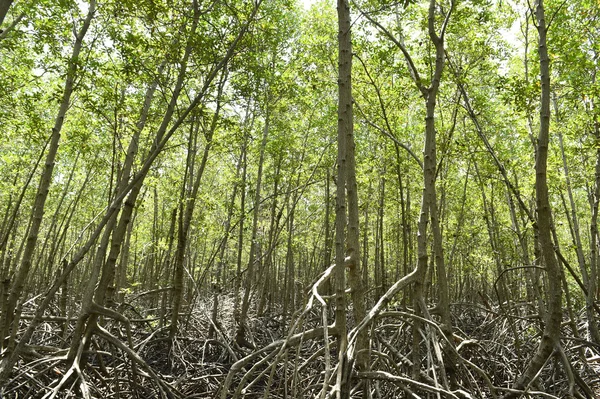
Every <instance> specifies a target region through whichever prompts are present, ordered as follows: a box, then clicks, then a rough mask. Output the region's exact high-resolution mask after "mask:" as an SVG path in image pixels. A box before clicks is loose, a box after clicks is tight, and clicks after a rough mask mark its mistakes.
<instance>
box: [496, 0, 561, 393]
mask: <svg viewBox="0 0 600 399" xmlns="http://www.w3.org/2000/svg"><path fill="white" fill-rule="evenodd" d="M535 15H536V19H537V24H538V34H539V45H538V53H539V56H540V82H541V89H542V92H541V97H540V101H541V107H540V130H539V135H538V139H537V151H536V153H537V157H536V163H535V177H536V179H535V193H536V205H537V227H538V229H537V230H538V232H539V245H540V250H541V254H542V261H543V264H544V266H545V270H546V275H547V277H548V289H547V293H546V295H547V300H548V303H547V309H546V319H545V323H544V330H543V333H542V338H541V340H540V343H539V346H538V349H537V352H536V353H535V355H534V356H533V358H532V359H531V361H530V362H529V364H528V365H527V368H526V369H525V371H524V372H523V374H522V375H521V376H520V377H519V378H518V379H517V381H515V383H514V385H513V388H515V389H519V390H522V389H524V388H525V387H526V386H527V384H529V382H531V380H533V378H534V377H535V376H536V375H537V373H538V371H539V370H540V368H541V367H542V366H543V365H544V363H545V362H546V360H547V359H548V357H549V356H550V355H551V354H552V353H553V351H554V349H557V348H558V347H559V346H560V325H561V322H562V284H561V273H560V266H559V263H558V260H557V259H556V255H555V252H554V246H553V243H552V211H551V208H550V201H549V199H548V179H547V175H546V170H547V162H548V145H549V133H550V59H549V58H548V48H547V44H546V43H547V42H546V34H547V28H546V19H545V13H544V2H543V0H538V1H537V3H536V10H535ZM516 396H517V395H516V394H513V393H509V394H507V395H506V398H514V397H516Z"/></svg>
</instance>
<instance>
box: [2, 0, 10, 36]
mask: <svg viewBox="0 0 600 399" xmlns="http://www.w3.org/2000/svg"><path fill="white" fill-rule="evenodd" d="M12 3H13V0H0V26H2V22H4V18H5V17H6V14H8V9H9V8H10V5H11V4H12ZM0 33H1V32H0Z"/></svg>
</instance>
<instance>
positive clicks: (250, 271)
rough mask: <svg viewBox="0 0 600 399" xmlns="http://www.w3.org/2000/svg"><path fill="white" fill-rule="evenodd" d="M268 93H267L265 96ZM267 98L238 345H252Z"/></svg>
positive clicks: (266, 126)
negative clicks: (250, 331)
mask: <svg viewBox="0 0 600 399" xmlns="http://www.w3.org/2000/svg"><path fill="white" fill-rule="evenodd" d="M268 96H269V95H268V94H267V97H268ZM268 101H269V99H268V98H267V105H266V107H267V109H266V112H265V126H264V127H263V135H262V141H261V144H260V157H259V160H258V172H257V175H256V191H255V194H254V211H253V219H252V238H251V241H250V256H249V259H248V268H247V269H246V284H245V287H244V297H243V300H242V308H241V312H240V318H239V321H238V327H237V331H236V338H235V339H236V342H237V343H238V345H240V346H249V345H250V347H253V345H252V344H251V343H249V342H248V340H247V337H246V332H247V328H248V326H247V318H248V310H249V309H250V292H251V291H252V284H253V282H254V267H255V263H256V262H257V251H258V217H259V214H260V201H261V192H260V190H261V186H262V177H263V176H262V175H263V167H264V161H265V148H266V147H267V138H268V137H269V123H270V120H269V104H268Z"/></svg>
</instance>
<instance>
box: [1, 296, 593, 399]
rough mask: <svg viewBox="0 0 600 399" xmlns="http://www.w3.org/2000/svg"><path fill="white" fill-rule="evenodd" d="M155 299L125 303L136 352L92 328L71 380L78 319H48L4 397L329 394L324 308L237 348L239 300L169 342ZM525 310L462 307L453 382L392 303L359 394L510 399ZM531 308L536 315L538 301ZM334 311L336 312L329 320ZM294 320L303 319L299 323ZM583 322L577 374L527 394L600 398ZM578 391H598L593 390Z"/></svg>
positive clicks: (331, 363)
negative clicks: (69, 351) (69, 358)
mask: <svg viewBox="0 0 600 399" xmlns="http://www.w3.org/2000/svg"><path fill="white" fill-rule="evenodd" d="M151 305H152V304H149V303H148V304H142V303H130V304H129V305H128V306H121V307H120V310H121V311H122V312H123V314H125V315H126V316H127V317H128V318H129V319H130V320H131V324H132V331H131V334H132V341H131V342H132V345H133V351H134V352H135V354H137V355H138V356H139V358H138V359H135V357H134V356H132V355H131V354H128V353H126V352H124V350H123V348H117V347H116V346H115V345H114V343H110V342H108V341H107V340H105V339H103V338H102V336H100V335H98V336H94V337H93V340H92V342H91V345H90V348H89V351H88V352H87V353H86V354H84V355H85V356H86V359H87V364H86V365H85V367H84V368H82V369H81V371H77V373H75V374H74V375H73V376H71V377H70V378H67V376H66V375H67V372H68V370H69V367H68V364H67V362H65V355H66V350H65V348H68V343H69V342H70V340H71V339H72V337H71V336H70V334H71V333H72V332H73V331H72V330H73V326H74V320H73V321H71V322H69V323H68V324H67V328H66V330H62V329H61V328H62V326H64V325H65V324H64V322H63V323H59V322H58V321H60V318H54V319H53V318H51V317H48V320H46V321H45V322H44V324H43V325H42V326H41V328H40V329H38V333H36V335H35V336H34V337H33V339H32V341H31V343H32V344H31V346H30V351H29V353H28V354H27V355H26V356H24V357H23V359H22V361H21V362H20V363H19V364H18V366H17V368H16V370H15V372H14V373H13V375H12V379H11V380H10V381H9V383H8V384H7V385H6V386H5V387H3V388H0V389H1V390H0V393H1V395H0V397H2V398H52V397H57V398H77V397H84V398H85V397H88V398H145V399H147V398H154V397H161V395H162V396H163V397H173V398H178V397H180V398H219V397H220V398H238V397H239V398H241V397H244V398H313V397H324V396H321V395H322V394H324V393H330V390H331V388H332V386H333V385H334V384H335V372H336V364H337V355H336V344H335V339H334V337H333V336H332V335H329V336H328V337H327V338H328V340H327V342H326V341H325V338H324V332H323V331H322V330H323V329H322V328H321V327H322V320H323V318H322V316H323V315H322V313H321V311H320V310H319V309H316V308H311V309H306V310H307V311H306V312H305V313H303V314H299V313H298V314H296V315H295V316H292V317H289V318H288V319H287V320H283V318H282V316H281V314H278V313H277V310H278V309H271V311H270V312H269V313H268V315H263V316H260V317H259V316H257V315H256V314H254V315H253V316H252V317H251V318H250V320H249V323H250V325H249V327H250V328H249V335H248V341H249V343H250V345H248V347H239V346H237V345H236V344H235V342H234V339H233V337H234V336H235V323H234V319H233V308H234V305H233V297H232V296H223V297H222V299H221V306H220V312H219V315H220V318H219V323H218V326H215V325H213V324H212V323H211V318H210V314H211V308H212V301H211V300H210V299H206V300H200V301H198V302H197V305H196V306H195V308H194V309H193V310H192V311H191V312H188V313H187V314H186V315H185V318H184V319H183V325H182V328H181V330H180V334H179V335H178V336H177V338H176V339H175V340H174V341H173V342H172V343H171V342H170V341H169V340H168V339H167V336H168V331H167V326H160V323H159V321H158V320H157V317H156V311H155V310H152V309H151V308H152V306H151ZM528 306H529V305H527V304H523V306H522V307H521V312H520V313H522V315H521V316H519V317H510V318H507V317H504V316H502V315H501V313H502V312H504V311H505V309H504V310H502V309H486V308H484V307H480V306H476V305H471V304H455V305H454V306H453V314H454V316H455V318H454V331H455V334H454V337H455V342H454V344H455V348H456V351H457V353H458V354H459V355H460V364H459V365H458V367H457V369H456V370H455V375H454V378H455V382H454V387H453V389H450V388H447V386H449V385H448V384H447V382H446V378H447V376H446V373H445V371H444V369H443V367H441V364H442V362H443V358H444V357H445V356H444V354H443V353H442V352H444V353H445V351H446V350H447V348H446V346H445V345H444V342H443V339H442V337H441V334H437V333H436V328H435V327H434V324H433V323H432V327H431V328H430V327H428V326H425V327H424V328H423V329H422V330H421V331H420V336H421V342H420V349H419V351H420V356H421V364H420V367H418V368H415V367H414V365H413V363H414V359H415V358H416V357H415V356H414V355H413V353H412V351H413V348H414V347H413V345H414V344H413V337H412V323H411V316H410V310H409V309H389V310H388V311H387V312H385V313H383V314H382V315H381V317H380V318H378V319H377V320H376V321H375V322H374V323H373V324H372V326H371V328H370V337H371V355H370V358H371V371H372V372H373V371H376V372H377V373H375V374H376V375H375V374H373V373H372V375H371V377H370V378H369V379H361V378H359V377H358V374H357V375H355V376H354V378H353V379H352V385H353V387H354V388H353V389H354V390H353V392H352V394H353V397H362V394H361V392H362V390H363V389H364V388H365V386H368V387H369V390H370V392H371V397H373V398H403V397H407V398H409V397H413V398H437V397H438V394H439V395H440V396H439V397H440V398H444V397H454V398H494V397H501V395H502V394H504V393H505V392H506V389H507V388H509V387H510V386H511V384H512V382H513V381H514V380H515V379H516V378H517V377H518V376H519V375H520V373H521V372H522V371H523V370H524V368H525V366H526V364H527V361H528V360H529V358H530V357H531V355H532V354H533V353H534V352H535V350H536V348H537V343H538V340H539V335H540V334H539V332H540V329H539V319H538V318H536V317H534V316H527V315H526V314H527V311H526V309H527V308H528ZM145 309H146V310H145ZM515 309H516V307H514V308H513V309H512V310H513V311H515ZM330 313H331V312H330ZM529 314H531V315H533V314H534V313H533V308H531V309H530V312H529ZM49 316H50V315H49ZM332 317H333V315H332V314H330V318H329V322H331V320H332ZM103 323H104V328H105V329H106V330H108V331H110V332H111V333H112V334H113V335H114V336H116V337H118V338H119V339H120V340H121V341H122V342H124V343H126V342H128V339H127V332H126V329H125V328H124V327H123V326H122V325H120V324H119V323H117V322H114V321H110V320H104V321H103ZM352 323H353V322H352V320H351V318H349V324H350V325H352ZM291 325H294V326H295V328H294V329H293V331H291V329H290V327H289V326H291ZM575 326H576V328H577V331H576V332H574V331H573V327H575ZM215 327H216V328H215ZM319 328H321V330H319ZM585 329H586V325H585V321H584V319H583V318H582V319H580V320H578V321H577V322H576V323H573V322H567V323H565V324H564V327H563V340H562V342H563V348H564V353H565V354H566V357H567V358H568V360H569V362H570V364H571V365H572V370H571V371H572V373H573V375H575V376H576V380H575V381H573V380H572V378H573V376H569V373H565V371H564V367H563V366H564V362H563V361H562V360H561V359H560V356H558V354H557V356H553V357H551V358H550V359H549V361H548V362H547V364H546V366H545V367H544V368H543V370H542V372H541V373H540V375H539V377H538V379H537V380H536V382H535V383H534V384H532V386H531V387H529V388H528V390H529V392H531V394H530V396H529V397H531V398H538V397H539V398H564V397H569V389H570V386H571V389H575V391H577V386H578V385H579V383H578V381H577V378H579V377H581V380H582V381H584V382H585V383H586V384H587V385H588V386H589V387H590V388H591V390H593V392H594V394H595V397H596V398H600V356H599V355H598V352H597V350H596V352H594V351H593V349H594V347H593V345H589V343H587V342H586V341H585V340H584V339H583V338H581V337H585ZM302 332H305V335H304V336H303V335H302ZM315 332H316V333H315ZM293 334H296V336H295V338H298V339H295V338H294V336H293ZM284 343H285V345H284ZM563 360H564V359H563ZM415 370H416V371H415ZM446 371H447V370H446ZM415 373H417V374H418V376H417V377H415V375H416V374H415ZM75 375H77V376H78V378H75ZM396 377H398V378H396ZM570 381H571V384H570ZM367 382H368V383H367ZM419 384H421V385H419ZM59 385H60V386H61V388H60V389H58V388H57V387H58V386H59ZM224 389H226V391H225V392H224ZM436 389H437V390H438V391H437V392H436V391H435V390H436ZM492 391H494V392H492ZM581 397H592V396H590V394H588V395H586V394H585V393H584V394H583V396H581Z"/></svg>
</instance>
